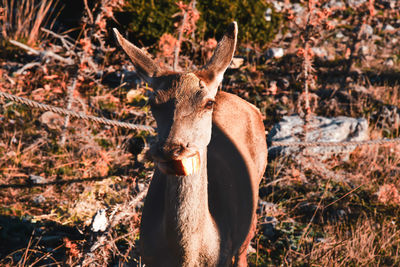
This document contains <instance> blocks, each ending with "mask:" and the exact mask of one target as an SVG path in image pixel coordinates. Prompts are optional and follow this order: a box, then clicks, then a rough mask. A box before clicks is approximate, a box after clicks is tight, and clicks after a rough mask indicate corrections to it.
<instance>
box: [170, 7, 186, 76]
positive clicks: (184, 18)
mask: <svg viewBox="0 0 400 267" xmlns="http://www.w3.org/2000/svg"><path fill="white" fill-rule="evenodd" d="M187 14H188V12H187V11H186V10H185V13H184V14H183V19H182V25H181V27H180V29H179V35H178V41H177V42H176V46H175V50H174V65H173V68H174V71H176V70H177V68H178V58H179V52H180V51H181V44H182V38H183V31H184V29H185V25H186V20H187Z"/></svg>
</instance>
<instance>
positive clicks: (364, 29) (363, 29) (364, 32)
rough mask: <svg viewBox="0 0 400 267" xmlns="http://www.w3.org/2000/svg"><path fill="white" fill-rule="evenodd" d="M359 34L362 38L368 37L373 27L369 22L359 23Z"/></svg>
mask: <svg viewBox="0 0 400 267" xmlns="http://www.w3.org/2000/svg"><path fill="white" fill-rule="evenodd" d="M360 31H361V32H360V34H361V37H362V38H369V37H371V36H372V35H373V34H374V29H373V28H372V27H371V25H369V24H365V23H364V24H363V25H361V30H360Z"/></svg>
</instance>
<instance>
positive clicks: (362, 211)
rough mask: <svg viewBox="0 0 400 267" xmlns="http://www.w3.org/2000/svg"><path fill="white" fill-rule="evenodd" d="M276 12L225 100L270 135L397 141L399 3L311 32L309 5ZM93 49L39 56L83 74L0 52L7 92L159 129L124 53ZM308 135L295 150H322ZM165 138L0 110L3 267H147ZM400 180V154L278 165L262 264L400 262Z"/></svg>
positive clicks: (378, 5) (67, 47)
mask: <svg viewBox="0 0 400 267" xmlns="http://www.w3.org/2000/svg"><path fill="white" fill-rule="evenodd" d="M270 2H271V11H268V10H267V11H266V17H265V19H267V20H268V16H269V15H268V14H270V12H277V13H279V14H281V15H282V16H283V17H284V18H285V19H284V21H285V22H284V23H283V25H282V27H281V28H280V29H279V32H278V33H277V35H276V37H275V39H274V40H273V41H272V42H271V43H268V44H266V45H265V47H259V46H257V45H254V44H241V45H240V47H239V49H238V51H237V53H236V57H237V58H238V59H236V61H237V63H238V64H237V66H235V67H232V68H230V69H229V70H228V71H227V73H226V75H225V79H224V81H223V86H222V88H221V90H225V91H228V92H232V93H235V94H237V95H239V96H241V97H242V98H244V99H246V100H248V101H249V102H251V103H253V104H255V105H256V106H257V107H259V108H260V110H261V111H262V114H263V116H264V124H265V127H266V130H267V131H268V132H269V133H271V134H272V133H276V128H275V130H274V128H273V126H274V125H276V124H277V123H278V122H280V121H282V119H283V118H284V116H288V117H285V118H284V120H286V121H287V120H289V119H288V118H290V117H289V116H293V115H297V116H298V117H297V118H296V119H295V120H300V121H302V122H304V121H308V122H310V121H311V122H312V121H315V120H317V119H316V118H320V119H318V120H320V121H323V122H324V124H330V125H334V126H337V125H339V124H340V123H336V122H335V123H332V120H336V119H337V117H339V116H345V117H350V118H354V119H359V120H358V121H359V125H361V126H348V129H350V130H349V131H348V132H347V135H344V136H342V135H338V136H336V137H335V138H336V139H335V140H333V141H342V140H350V139H349V138H353V137H354V135H356V134H355V133H356V132H357V129H358V130H360V131H361V130H362V136H363V137H362V139H381V138H390V139H392V138H397V137H399V130H400V128H399V125H400V110H399V107H400V95H399V88H400V86H399V84H400V45H399V44H400V11H399V10H400V3H399V2H398V1H390V0H386V1H384V0H381V1H363V0H358V1H355V0H354V1H353V0H351V1H350V0H346V1H339V0H332V1H327V2H326V3H325V4H324V5H322V6H316V9H315V11H316V12H322V13H315V14H316V15H315V22H313V21H310V20H307V18H308V15H309V14H310V13H309V12H310V11H309V6H308V3H303V2H302V1H298V2H295V3H286V4H284V3H283V2H280V1H270ZM318 14H319V15H318ZM310 25H311V26H310ZM239 27H240V25H239ZM96 29H97V30H99V29H98V28H96ZM100 30H101V28H100ZM239 30H240V28H239ZM100 32H101V34H102V35H104V36H108V35H109V34H111V30H110V29H107V28H106V29H105V30H104V31H100ZM96 38H97V37H96V35H93V36H90V35H88V36H87V38H82V39H80V40H78V41H76V40H72V39H70V37H67V36H66V35H63V36H62V37H55V36H52V37H51V36H47V37H46V39H43V40H42V41H41V42H40V45H31V47H32V48H34V49H36V50H40V51H52V52H54V53H56V54H58V55H60V56H62V57H64V58H70V59H72V60H73V64H68V63H67V62H60V61H59V60H54V58H52V57H51V56H47V57H45V56H44V54H43V53H42V54H39V55H35V54H32V53H28V52H29V51H27V50H26V49H22V48H20V47H17V46H15V45H11V44H10V43H8V42H4V43H2V47H1V50H0V55H1V57H0V64H1V68H0V90H1V91H3V92H8V93H12V94H15V95H18V96H23V97H26V98H29V99H33V100H36V101H39V102H44V103H48V104H51V105H55V106H61V107H66V106H67V105H69V106H70V108H71V109H72V110H75V111H81V112H85V113H88V114H93V115H96V116H101V117H106V118H110V119H118V120H122V121H129V122H131V123H137V124H144V125H152V126H154V125H155V124H154V121H153V119H152V117H151V114H150V112H149V107H148V103H147V92H148V90H149V89H148V88H146V86H145V85H144V84H142V83H141V82H140V80H139V79H138V77H137V76H136V74H135V72H134V69H133V67H132V66H131V65H130V64H129V61H128V60H127V58H126V56H125V55H124V54H123V53H122V51H120V50H119V48H117V49H115V48H116V47H117V46H116V44H115V43H113V42H111V41H110V42H109V43H108V42H106V41H104V42H103V41H102V40H101V39H96ZM307 46H309V48H310V49H307ZM302 49H303V50H302ZM304 51H306V52H304ZM31 52H32V51H31ZM307 53H308V54H307ZM305 55H311V56H310V57H311V58H308V59H307V58H306V56H305ZM307 60H308V62H309V64H310V65H309V66H308V65H306V64H305V62H306V61H307ZM185 62H187V61H186V60H185ZM305 69H307V70H308V71H307V73H305V71H304V70H305ZM74 81H75V82H74ZM74 84H75V85H74ZM305 84H307V86H308V88H309V91H310V92H309V94H308V97H309V98H310V107H306V104H305V98H306V97H307V95H305V94H304V90H305ZM315 116H318V117H315ZM313 118H314V119H313ZM328 118H329V119H328ZM327 120H329V122H328V123H327ZM307 125H308V126H307ZM310 125H311V124H306V126H297V127H298V129H302V130H303V132H302V133H301V134H300V135H297V136H295V137H296V138H298V140H309V139H307V138H308V136H311V135H314V136H315V135H316V137H315V138H314V139H315V140H321V138H320V136H318V134H311V133H313V131H314V130H316V129H319V128H320V126H313V127H311V126H310ZM357 127H358V128H357ZM281 128H282V127H281ZM355 128H357V129H355ZM361 128H362V129H361ZM330 129H332V128H330ZM332 131H334V132H336V131H337V128H333V130H329V131H328V133H329V132H332ZM349 134H350V135H351V136H349ZM152 138H153V137H152V135H150V134H148V133H146V132H135V131H128V130H125V129H119V128H115V127H109V126H99V125H96V124H88V123H86V122H83V121H80V120H75V119H71V120H70V122H68V123H67V124H66V123H65V119H64V117H62V116H59V115H57V114H54V113H51V112H43V111H40V110H37V109H32V108H30V107H26V106H23V105H18V104H15V103H12V102H9V101H4V100H2V102H1V105H0V188H1V190H0V203H1V205H0V265H11V266H14V265H21V266H22V265H32V266H44V265H54V266H56V265H71V266H76V265H78V264H79V265H83V266H86V265H91V264H92V265H93V266H95V265H102V266H104V265H111V266H113V265H123V264H126V263H128V264H130V265H132V264H136V265H138V266H140V264H141V263H140V257H139V254H138V251H137V248H136V245H137V240H138V238H139V234H138V225H139V222H140V214H141V207H142V198H143V197H144V195H145V190H146V188H147V185H148V183H149V181H150V179H151V176H152V170H153V164H152V162H151V161H149V160H148V158H147V157H146V153H145V151H146V148H147V147H148V144H149V143H150V142H151V140H152ZM310 138H311V137H310ZM327 138H328V139H323V140H325V141H329V140H331V139H329V138H331V137H329V136H328V137H327ZM268 140H269V141H271V140H272V136H270V138H269V139H268ZM399 178H400V146H399V145H395V144H389V145H385V146H366V147H358V148H355V147H350V148H348V149H347V150H346V151H345V153H342V152H340V151H336V150H332V149H331V150H329V151H323V154H320V152H318V151H314V150H307V149H297V150H290V151H289V152H287V153H284V154H278V156H277V155H275V154H274V155H273V154H271V157H270V160H269V164H268V167H267V171H266V173H265V178H264V179H263V181H262V184H261V187H260V201H259V209H258V213H259V224H258V228H257V235H256V237H255V238H254V240H253V242H252V248H251V249H250V251H249V262H250V265H251V266H275V265H294V266H321V265H335V266H349V265H353V266H359V265H372V266H396V265H399V264H400V255H399V252H398V251H399V241H400V221H399V219H398V218H399V217H400V194H399V191H398V190H399V189H400V179H399ZM96 214H97V216H95V215H96ZM95 217H96V218H97V219H94V218H95ZM105 219H107V221H108V223H105V224H104V223H101V222H102V221H104V220H105Z"/></svg>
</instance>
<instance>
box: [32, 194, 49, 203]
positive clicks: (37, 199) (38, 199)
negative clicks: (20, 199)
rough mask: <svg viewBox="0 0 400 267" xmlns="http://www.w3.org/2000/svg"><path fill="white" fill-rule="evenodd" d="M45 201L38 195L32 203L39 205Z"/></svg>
mask: <svg viewBox="0 0 400 267" xmlns="http://www.w3.org/2000/svg"><path fill="white" fill-rule="evenodd" d="M45 201H46V198H45V197H44V196H43V195H38V196H35V197H34V198H33V203H35V204H41V203H43V202H45Z"/></svg>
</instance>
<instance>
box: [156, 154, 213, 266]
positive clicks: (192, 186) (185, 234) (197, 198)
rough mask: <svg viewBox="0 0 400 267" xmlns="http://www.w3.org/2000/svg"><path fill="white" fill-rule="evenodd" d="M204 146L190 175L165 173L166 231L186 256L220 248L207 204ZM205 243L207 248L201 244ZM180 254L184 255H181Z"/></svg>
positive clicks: (192, 257)
mask: <svg viewBox="0 0 400 267" xmlns="http://www.w3.org/2000/svg"><path fill="white" fill-rule="evenodd" d="M207 187H208V180H207V149H204V151H200V170H199V171H198V172H197V173H196V174H193V175H189V176H185V177H182V176H173V175H168V176H167V187H166V190H167V191H166V200H165V205H166V208H165V214H164V219H165V220H164V222H165V227H166V229H165V231H166V235H167V239H168V240H170V241H171V243H172V244H179V246H178V247H180V248H182V249H181V251H180V252H179V254H181V256H183V257H184V258H186V259H187V260H190V261H192V260H195V259H196V258H197V259H198V258H199V256H200V254H202V253H203V254H209V253H212V254H214V253H216V252H218V250H219V239H218V234H217V228H216V226H215V223H214V221H213V219H212V217H211V215H210V211H209V207H208V188H207ZM211 239H213V240H211ZM204 246H206V248H204ZM182 254H183V255H182Z"/></svg>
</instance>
